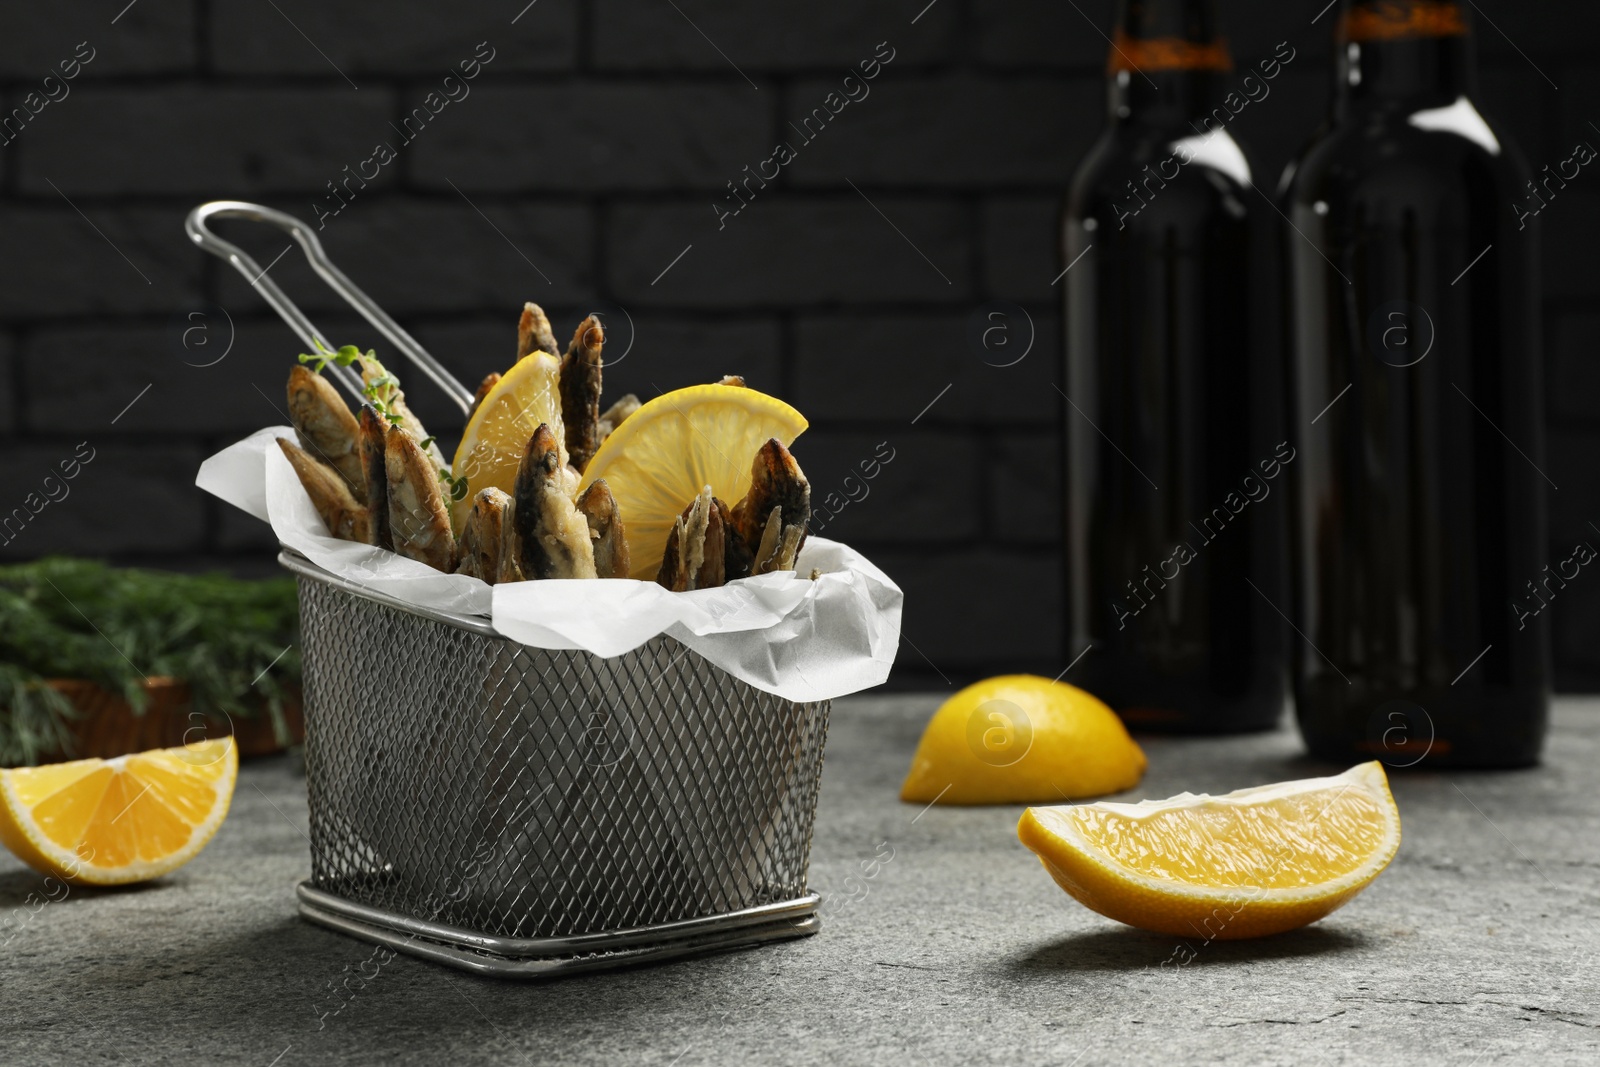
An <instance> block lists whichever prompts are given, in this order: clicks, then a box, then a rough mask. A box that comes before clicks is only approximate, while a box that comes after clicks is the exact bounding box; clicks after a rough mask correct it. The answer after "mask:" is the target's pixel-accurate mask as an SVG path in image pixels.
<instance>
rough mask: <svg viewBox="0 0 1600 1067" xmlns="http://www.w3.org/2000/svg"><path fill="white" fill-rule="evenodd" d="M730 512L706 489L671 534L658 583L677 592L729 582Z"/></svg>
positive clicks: (712, 587)
mask: <svg viewBox="0 0 1600 1067" xmlns="http://www.w3.org/2000/svg"><path fill="white" fill-rule="evenodd" d="M726 515H727V506H726V505H725V504H723V503H722V501H720V500H718V499H717V498H716V497H714V496H712V495H711V487H710V486H709V485H708V486H706V487H705V488H704V489H702V490H701V491H700V495H699V496H697V497H695V498H694V501H693V502H692V503H690V505H689V506H688V507H687V508H684V509H683V514H681V515H679V516H678V518H677V520H676V521H675V522H673V524H672V530H671V531H670V532H669V533H668V534H667V551H666V555H665V556H664V557H663V558H662V560H661V570H660V571H658V572H657V573H656V582H657V584H659V585H663V586H665V587H666V588H668V589H671V590H672V591H673V592H675V593H683V592H687V591H689V590H691V589H714V588H716V587H717V586H719V585H723V584H725V583H726V581H727V570H726V563H725V561H726V555H727V535H728V533H729V531H728V528H727V525H726V519H725V516H726Z"/></svg>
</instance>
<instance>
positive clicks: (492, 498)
mask: <svg viewBox="0 0 1600 1067" xmlns="http://www.w3.org/2000/svg"><path fill="white" fill-rule="evenodd" d="M511 508H512V502H511V495H510V494H509V493H507V492H505V491H504V490H502V489H495V488H493V487H492V486H491V487H490V488H488V489H482V490H479V492H478V495H477V496H475V497H473V499H472V510H471V511H469V512H468V513H467V523H466V525H465V526H464V527H462V529H461V540H460V542H459V543H458V544H457V546H456V555H457V557H458V562H457V563H456V573H457V574H469V575H471V576H472V577H474V578H481V579H483V580H484V581H486V582H488V583H489V584H490V585H494V584H495V583H496V582H498V581H499V580H500V546H501V545H502V544H503V543H504V542H505V532H504V531H505V527H506V526H509V525H510V524H511Z"/></svg>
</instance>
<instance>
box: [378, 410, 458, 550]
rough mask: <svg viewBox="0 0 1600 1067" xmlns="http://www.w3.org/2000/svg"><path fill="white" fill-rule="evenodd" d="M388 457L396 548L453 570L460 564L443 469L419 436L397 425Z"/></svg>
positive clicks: (387, 444)
mask: <svg viewBox="0 0 1600 1067" xmlns="http://www.w3.org/2000/svg"><path fill="white" fill-rule="evenodd" d="M383 459H384V474H385V475H386V477H387V482H388V487H389V532H390V535H391V536H392V537H393V538H394V550H395V551H396V552H398V553H400V554H401V555H402V556H407V557H409V558H411V559H415V560H421V561H422V562H423V563H426V564H427V565H428V566H430V567H433V568H435V569H436V570H441V571H444V572H445V573H446V574H448V573H450V571H451V570H453V569H454V568H455V561H456V559H455V557H456V539H455V535H454V534H453V533H452V532H451V530H450V509H449V508H447V507H446V506H445V502H444V493H443V492H442V491H441V490H440V488H439V468H438V467H436V466H435V465H434V463H433V461H432V460H431V459H430V458H429V457H428V455H427V453H425V452H423V450H422V447H421V446H420V445H419V444H418V443H417V440H416V438H414V437H412V436H411V434H410V433H409V432H407V431H406V430H405V429H404V428H403V427H401V426H398V425H395V426H390V427H389V429H388V431H387V432H386V433H385V435H384V457H383Z"/></svg>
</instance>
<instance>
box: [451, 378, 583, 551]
mask: <svg viewBox="0 0 1600 1067" xmlns="http://www.w3.org/2000/svg"><path fill="white" fill-rule="evenodd" d="M560 378H561V362H560V361H559V360H557V359H556V358H555V357H554V356H551V355H546V354H545V353H543V352H533V353H530V354H529V355H526V356H523V357H522V358H521V359H519V360H517V363H516V365H515V366H514V367H512V368H511V369H510V370H508V371H506V373H505V375H504V376H503V377H502V378H501V379H500V380H499V381H498V382H496V383H495V385H494V388H493V389H490V390H489V394H488V395H487V396H485V397H484V398H483V403H481V404H479V405H478V407H477V410H475V411H474V412H473V413H472V417H471V418H470V419H468V420H467V428H466V430H465V431H463V433H462V435H461V444H460V445H459V446H458V447H457V448H456V456H455V460H454V461H453V462H452V463H451V464H450V473H451V474H452V475H453V476H454V477H456V478H465V479H466V480H467V493H466V494H465V495H464V496H462V497H461V498H460V499H458V500H455V501H454V502H453V503H452V504H451V506H450V519H451V522H452V524H453V525H454V526H455V531H456V533H457V534H458V535H459V534H460V533H461V528H462V527H463V526H464V525H466V521H467V513H468V512H469V511H471V510H472V498H473V497H474V496H476V495H477V494H478V492H479V491H480V490H483V489H489V488H494V489H503V490H505V491H506V492H507V493H509V492H511V490H512V488H513V487H514V485H515V484H516V480H517V467H518V465H520V464H521V463H522V454H523V453H524V452H526V451H527V448H528V438H530V437H532V436H533V431H535V430H537V429H538V428H539V424H540V423H545V424H547V425H548V426H549V427H550V431H551V432H552V433H554V434H555V438H556V446H557V448H558V449H559V450H560V454H561V462H562V463H565V462H567V446H566V438H567V435H566V430H565V429H564V427H563V425H562V422H561V394H560V392H559V391H558V388H557V386H558V384H559V381H560Z"/></svg>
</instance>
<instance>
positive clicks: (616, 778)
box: [300, 577, 828, 937]
mask: <svg viewBox="0 0 1600 1067" xmlns="http://www.w3.org/2000/svg"><path fill="white" fill-rule="evenodd" d="M300 614H301V629H302V633H303V642H304V643H303V648H304V650H305V651H304V670H305V681H304V687H305V710H306V768H307V777H308V789H309V793H310V802H311V870H312V882H313V884H314V885H316V886H317V887H318V888H320V889H323V890H325V891H327V892H330V893H335V894H337V895H339V896H341V897H343V898H345V899H347V900H352V901H355V902H357V903H361V904H366V905H369V906H372V907H376V908H381V909H385V910H388V911H392V912H398V913H400V914H403V915H406V916H410V917H414V918H419V919H427V920H432V921H435V922H441V923H447V924H450V925H453V926H459V927H464V928H467V929H470V930H474V931H477V932H480V933H484V934H493V935H498V936H506V937H563V936H572V935H576V934H584V933H598V932H601V931H605V930H614V929H620V928H626V927H633V926H647V925H652V924H655V923H662V922H671V921H675V920H680V919H689V918H698V917H702V916H711V915H717V914H722V913H725V912H729V911H734V910H737V909H740V908H745V907H751V906H754V905H758V904H766V903H772V902H775V901H781V900H789V899H793V898H795V897H798V896H801V895H803V894H804V893H805V892H806V870H807V863H808V859H809V854H810V849H811V827H812V820H813V818H814V815H815V812H816V801H817V784H818V778H819V776H820V773H821V769H822V751H823V743H824V740H825V738H826V733H827V721H828V704H827V702H822V703H816V704H795V703H793V702H790V701H787V700H784V699H782V698H780V697H775V696H772V695H771V694H768V693H763V692H761V691H760V690H757V689H755V688H753V687H751V686H749V685H747V684H745V683H744V682H741V681H739V680H738V679H736V678H734V677H733V676H732V675H730V674H728V673H726V672H725V671H722V670H721V669H719V668H717V667H715V666H713V665H712V664H710V663H708V662H707V661H706V660H704V659H703V658H701V657H700V656H699V655H698V654H696V653H694V652H691V651H689V650H688V649H687V648H685V647H684V646H682V645H680V644H678V643H677V642H675V641H673V640H671V639H669V638H656V639H655V640H652V641H651V642H649V643H648V644H646V645H645V646H643V647H642V648H639V649H637V650H636V651H634V652H631V653H629V654H627V655H625V656H621V657H618V658H616V659H612V660H604V659H600V658H599V657H597V656H593V655H591V654H589V653H587V652H581V651H548V650H542V649H530V648H525V647H523V646H521V645H519V644H516V643H515V642H512V641H507V640H505V639H503V638H495V637H485V636H482V635H480V634H476V633H472V632H470V631H467V630H462V629H459V628H457V627H454V626H451V625H448V624H446V623H443V622H438V621H434V620H431V619H424V618H421V617H419V616H415V615H411V614H409V613H407V612H403V611H399V610H397V609H394V608H391V607H388V606H386V605H383V604H379V603H376V602H374V601H371V600H367V599H366V598H364V597H360V596H357V595H354V594H351V593H348V592H345V591H343V590H341V589H338V588H335V587H333V586H330V585H328V584H326V583H323V582H319V581H315V580H312V579H308V578H303V577H302V578H301V579H300Z"/></svg>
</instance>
